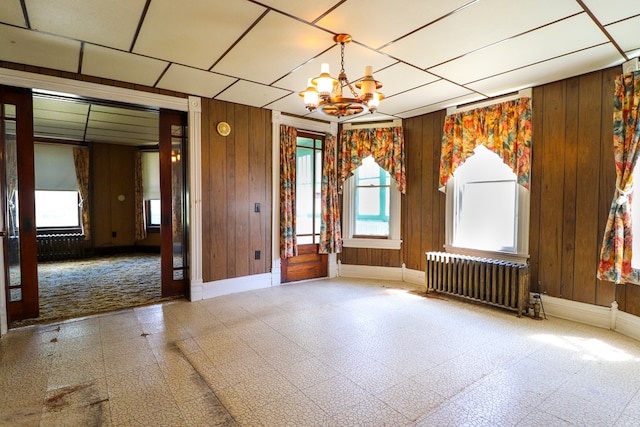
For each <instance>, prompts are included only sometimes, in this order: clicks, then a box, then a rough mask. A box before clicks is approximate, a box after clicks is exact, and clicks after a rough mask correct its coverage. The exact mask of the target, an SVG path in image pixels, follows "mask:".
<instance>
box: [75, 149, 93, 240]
mask: <svg viewBox="0 0 640 427" xmlns="http://www.w3.org/2000/svg"><path fill="white" fill-rule="evenodd" d="M73 163H74V165H75V168H76V180H77V181H78V192H79V193H80V206H81V208H82V231H83V233H84V239H85V240H90V239H91V218H90V216H89V149H88V148H87V147H73Z"/></svg>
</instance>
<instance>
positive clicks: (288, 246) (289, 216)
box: [280, 125, 298, 258]
mask: <svg viewBox="0 0 640 427" xmlns="http://www.w3.org/2000/svg"><path fill="white" fill-rule="evenodd" d="M297 136H298V132H297V130H296V128H294V127H290V126H286V125H280V256H281V257H282V258H291V257H293V256H296V255H298V243H297V240H296V138H297Z"/></svg>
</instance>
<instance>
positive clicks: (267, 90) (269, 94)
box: [216, 80, 290, 107]
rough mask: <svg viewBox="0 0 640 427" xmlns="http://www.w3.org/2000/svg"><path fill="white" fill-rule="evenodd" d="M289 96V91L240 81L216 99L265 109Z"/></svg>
mask: <svg viewBox="0 0 640 427" xmlns="http://www.w3.org/2000/svg"><path fill="white" fill-rule="evenodd" d="M289 94H290V92H289V91H288V90H283V89H278V88H275V87H271V86H265V85H261V84H259V83H252V82H248V81H245V80H238V81H237V82H236V83H234V84H233V85H232V86H230V87H228V88H227V89H225V91H224V92H222V93H221V94H220V95H218V96H216V99H219V100H222V101H229V102H235V103H236V104H244V105H251V106H253V107H263V106H265V105H267V104H269V103H271V102H273V101H275V100H276V99H279V98H282V97H283V96H286V95H289Z"/></svg>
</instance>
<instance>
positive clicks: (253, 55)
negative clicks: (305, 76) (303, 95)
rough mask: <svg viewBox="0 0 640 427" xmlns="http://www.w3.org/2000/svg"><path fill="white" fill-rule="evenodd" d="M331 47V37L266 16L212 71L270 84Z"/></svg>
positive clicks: (282, 18)
mask: <svg viewBox="0 0 640 427" xmlns="http://www.w3.org/2000/svg"><path fill="white" fill-rule="evenodd" d="M333 44H334V41H333V37H332V36H331V35H330V34H327V33H326V32H324V31H322V30H319V29H317V28H315V27H312V26H310V25H308V24H304V23H302V22H300V21H297V20H295V19H291V18H288V17H286V16H284V15H282V14H280V13H276V12H269V14H267V16H265V17H264V18H263V19H262V20H261V21H260V22H259V23H258V24H257V25H256V26H255V27H253V28H252V29H251V31H249V33H248V34H247V35H246V36H245V37H243V38H242V40H240V42H238V44H237V45H236V46H235V47H234V49H233V50H232V51H231V52H229V53H228V54H227V55H225V56H224V58H222V59H221V60H220V62H218V63H217V64H216V66H215V67H213V68H212V69H211V71H215V72H217V73H221V74H228V75H236V76H239V77H241V78H243V79H246V80H251V81H254V82H259V83H264V84H271V83H273V82H274V81H276V80H278V79H280V78H281V77H282V76H284V75H286V74H288V73H289V72H290V71H291V70H293V69H295V68H296V67H299V66H300V65H302V64H303V63H304V62H306V61H308V60H309V59H311V58H313V57H314V56H315V55H317V54H319V53H320V52H322V51H323V50H325V49H327V48H329V47H331V45H333ZM301 58H303V60H302V61H301ZM247 64H251V65H250V66H247Z"/></svg>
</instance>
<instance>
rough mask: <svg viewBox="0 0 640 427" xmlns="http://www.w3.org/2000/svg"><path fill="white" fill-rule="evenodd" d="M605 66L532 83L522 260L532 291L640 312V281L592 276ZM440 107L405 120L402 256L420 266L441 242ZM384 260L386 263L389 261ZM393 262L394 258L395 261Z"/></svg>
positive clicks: (606, 118)
mask: <svg viewBox="0 0 640 427" xmlns="http://www.w3.org/2000/svg"><path fill="white" fill-rule="evenodd" d="M620 73H621V70H620V67H613V68H610V69H606V70H601V71H597V72H593V73H589V74H585V75H582V76H576V77H572V78H569V79H566V80H562V81H558V82H554V83H550V84H546V85H542V86H538V87H535V88H534V90H533V116H532V117H533V143H532V165H531V169H532V170H531V220H530V227H529V228H530V241H529V249H530V264H531V280H532V288H533V290H534V291H535V290H538V286H539V288H540V291H541V292H544V293H546V294H548V295H551V296H554V297H560V298H565V299H569V300H573V301H579V302H585V303H589V304H597V305H602V306H609V305H610V304H611V302H612V301H616V300H617V301H618V303H619V304H620V308H621V309H622V310H624V311H626V312H629V313H632V314H635V315H640V286H637V285H617V286H616V285H614V284H612V283H609V282H603V281H600V280H598V279H597V278H596V270H597V266H598V258H599V254H600V245H601V243H602V236H603V233H604V227H605V224H606V221H607V215H608V212H609V208H610V205H611V199H612V197H613V192H614V189H615V168H614V160H613V146H612V137H613V131H612V108H613V107H612V105H613V80H614V78H615V76H616V75H618V74H620ZM444 116H445V112H444V111H439V112H436V113H431V114H427V115H423V116H419V117H414V118H411V119H407V120H405V121H404V124H403V125H404V131H405V151H406V158H407V167H406V170H407V194H406V196H405V197H403V204H402V238H403V250H402V262H404V263H405V264H406V266H407V268H410V269H415V270H423V269H424V267H425V265H424V264H425V263H424V253H425V252H426V251H431V250H442V248H443V245H444V243H445V216H444V215H445V206H444V203H445V196H444V195H443V194H441V193H439V192H438V191H437V182H438V178H437V176H438V168H439V159H440V141H441V139H440V138H441V135H442V126H443V123H444ZM389 266H392V265H389ZM393 266H395V265H393Z"/></svg>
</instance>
